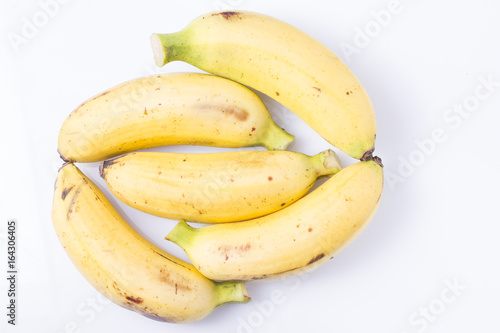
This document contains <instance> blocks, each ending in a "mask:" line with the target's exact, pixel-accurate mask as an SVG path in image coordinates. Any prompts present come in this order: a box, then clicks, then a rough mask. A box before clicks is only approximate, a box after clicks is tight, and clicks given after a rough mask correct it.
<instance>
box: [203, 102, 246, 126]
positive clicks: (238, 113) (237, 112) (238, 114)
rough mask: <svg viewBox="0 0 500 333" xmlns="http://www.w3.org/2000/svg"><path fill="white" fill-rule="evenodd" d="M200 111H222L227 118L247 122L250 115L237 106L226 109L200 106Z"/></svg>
mask: <svg viewBox="0 0 500 333" xmlns="http://www.w3.org/2000/svg"><path fill="white" fill-rule="evenodd" d="M199 108H200V109H202V110H220V111H221V112H222V113H224V114H225V115H226V116H234V117H235V118H236V119H237V120H239V121H242V122H243V121H246V120H247V119H248V116H249V113H248V111H247V110H245V109H242V108H239V107H237V106H234V107H224V106H218V105H200V106H199Z"/></svg>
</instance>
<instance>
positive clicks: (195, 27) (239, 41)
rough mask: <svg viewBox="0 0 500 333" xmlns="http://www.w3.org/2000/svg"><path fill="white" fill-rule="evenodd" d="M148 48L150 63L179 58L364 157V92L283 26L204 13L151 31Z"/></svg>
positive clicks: (368, 125) (368, 131)
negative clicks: (179, 26)
mask: <svg viewBox="0 0 500 333" xmlns="http://www.w3.org/2000/svg"><path fill="white" fill-rule="evenodd" d="M151 45H152V49H153V53H154V58H155V62H156V64H157V65H158V66H163V65H165V64H166V63H168V62H171V61H175V60H180V61H184V62H187V63H189V64H191V65H194V66H196V67H198V68H200V69H202V70H204V71H207V72H209V73H213V74H216V75H219V76H222V77H226V78H229V79H232V80H234V81H236V82H240V83H242V84H244V85H247V86H249V87H252V88H254V89H257V90H259V91H261V92H263V93H264V94H266V95H268V96H269V97H272V98H274V99H276V100H277V101H278V102H280V103H281V104H283V105H284V106H285V107H287V108H288V109H290V110H291V111H292V112H295V113H296V114H297V115H298V116H299V117H300V118H301V119H302V120H303V121H305V122H306V123H307V124H308V125H309V126H311V128H312V129H314V130H315V131H316V132H317V133H319V134H320V135H321V136H322V137H323V138H324V139H325V140H327V141H328V142H330V143H331V144H332V145H334V146H336V147H337V148H339V149H340V150H342V151H344V152H345V153H347V154H349V155H350V156H352V157H354V158H357V159H361V160H369V159H370V158H371V157H372V153H373V149H374V145H375V134H376V122H375V115H374V111H373V107H372V104H371V102H370V99H369V97H368V95H367V93H366V91H365V89H364V88H363V86H362V85H361V83H360V82H359V81H358V79H357V78H356V77H355V75H354V74H353V73H352V72H351V71H350V70H349V68H348V67H347V66H346V65H345V64H344V63H343V62H342V61H341V60H340V59H339V58H338V57H337V56H336V55H335V54H334V53H333V52H332V51H330V50H329V49H328V48H327V47H326V46H324V45H323V44H321V43H320V42H318V41H317V40H315V39H313V38H312V37H311V36H309V35H307V34H305V33H304V32H302V31H300V30H298V29H296V28H294V27H292V26H290V25H288V24H287V23H284V22H282V21H279V20H277V19H275V18H272V17H269V16H266V15H262V14H258V13H252V12H247V11H219V12H212V13H208V14H205V15H203V16H200V17H198V18H197V19H195V20H194V21H192V22H191V23H190V24H189V25H187V26H186V27H185V28H184V29H183V30H181V31H179V32H175V33H169V34H152V35H151Z"/></svg>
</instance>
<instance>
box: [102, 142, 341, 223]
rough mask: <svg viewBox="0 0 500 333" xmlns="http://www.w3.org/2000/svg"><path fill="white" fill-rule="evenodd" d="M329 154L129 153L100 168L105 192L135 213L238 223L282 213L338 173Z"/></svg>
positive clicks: (254, 152) (248, 152)
mask: <svg viewBox="0 0 500 333" xmlns="http://www.w3.org/2000/svg"><path fill="white" fill-rule="evenodd" d="M340 168H341V166H340V162H339V160H338V157H337V155H336V154H335V153H334V152H333V151H332V150H327V151H324V152H322V153H319V154H317V155H315V156H307V155H304V154H301V153H296V152H291V151H233V152H224V153H208V154H180V153H165V152H160V153H154V152H137V153H130V154H127V155H124V156H121V157H118V158H115V159H112V160H108V161H104V162H103V163H101V166H100V175H101V177H102V178H103V179H104V180H105V181H106V183H107V185H108V187H109V189H110V190H111V192H112V193H113V194H114V195H115V196H116V197H118V198H119V199H120V200H121V201H123V202H124V203H126V204H127V205H130V206H132V207H134V208H136V209H139V210H141V211H144V212H146V213H150V214H153V215H157V216H161V217H165V218H169V219H175V220H179V219H186V220H188V221H193V222H205V223H220V222H234V221H243V220H247V219H251V218H256V217H260V216H263V215H266V214H269V213H272V212H274V211H277V210H279V209H281V208H284V207H286V206H288V205H290V204H291V203H293V202H295V201H296V200H298V199H299V198H301V197H302V196H304V195H305V194H306V193H307V192H308V191H309V190H310V189H311V187H312V186H313V185H314V183H315V181H316V179H317V178H319V177H326V176H329V175H332V174H335V173H337V172H338V171H339V170H340Z"/></svg>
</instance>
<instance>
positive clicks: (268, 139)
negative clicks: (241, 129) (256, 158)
mask: <svg viewBox="0 0 500 333" xmlns="http://www.w3.org/2000/svg"><path fill="white" fill-rule="evenodd" d="M263 134H264V135H265V136H263V137H261V141H262V142H260V144H261V145H262V146H263V147H265V148H266V149H267V150H285V149H286V148H287V147H288V145H290V143H291V142H292V141H293V139H295V136H294V135H292V134H290V133H288V132H286V131H285V130H284V129H282V128H281V127H279V126H278V125H276V124H275V123H274V122H271V124H270V126H269V128H267V129H266V130H265V131H263Z"/></svg>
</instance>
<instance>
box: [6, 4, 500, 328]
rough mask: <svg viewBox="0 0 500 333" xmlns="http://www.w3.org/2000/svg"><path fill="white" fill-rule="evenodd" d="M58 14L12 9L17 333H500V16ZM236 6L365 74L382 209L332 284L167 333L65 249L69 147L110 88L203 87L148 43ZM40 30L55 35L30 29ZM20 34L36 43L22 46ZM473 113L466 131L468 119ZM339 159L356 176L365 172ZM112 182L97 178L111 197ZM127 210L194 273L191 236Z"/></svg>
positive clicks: (332, 268)
mask: <svg viewBox="0 0 500 333" xmlns="http://www.w3.org/2000/svg"><path fill="white" fill-rule="evenodd" d="M46 3H54V1H49V0H41V1H33V0H28V1H4V0H2V1H1V5H0V24H1V27H0V44H1V53H0V56H1V58H0V68H1V71H0V84H1V86H0V92H1V98H0V115H1V117H0V133H1V140H0V150H1V154H0V158H1V163H0V180H1V183H0V196H1V197H0V221H1V224H0V240H1V244H2V246H1V250H0V266H1V267H2V272H4V273H1V274H0V280H1V281H2V282H1V283H0V286H1V288H0V292H1V296H0V318H1V319H0V322H1V324H0V327H2V328H1V331H2V332H5V327H7V328H8V332H42V333H45V332H54V333H56V332H57V333H61V332H137V331H138V330H141V331H142V332H167V331H170V332H172V331H175V332H199V331H201V330H203V332H221V333H233V332H247V333H249V332H304V331H309V332H317V331H322V332H323V331H332V332H333V331H335V332H343V333H344V332H384V333H388V332H389V333H403V332H406V333H414V332H499V331H500V321H499V320H498V314H499V311H500V268H499V264H498V257H499V253H500V243H499V242H498V237H499V236H498V235H499V232H500V218H499V214H498V211H499V210H498V207H499V204H500V203H499V201H500V200H499V199H500V195H499V192H498V188H499V187H500V177H499V170H500V157H499V156H500V155H499V153H498V151H497V149H498V148H499V143H500V142H499V139H498V134H496V133H498V126H499V123H500V115H499V111H500V43H499V41H500V23H499V22H500V20H499V19H498V14H499V13H500V4H499V3H498V2H494V1H487V0H482V1H479V0H474V1H472V0H471V1H452V0H442V1H429V0H419V1H417V0H400V1H394V0H392V1H391V0H376V1H373V0H370V1H369V0H354V1H328V2H327V1H312V0H308V1H291V0H288V1H272V2H271V1H262V0H259V1H250V0H220V1H214V0H206V1H180V0H178V1H165V0H163V1H160V0H157V1H153V0H149V1H117V0H115V1H105V2H104V1H96V0H89V1H68V0H65V1H64V3H63V1H62V0H60V2H59V5H58V6H57V7H54V6H52V7H50V6H49V7H47V6H44V5H43V4H46ZM44 8H45V9H44ZM47 8H49V9H47ZM223 8H224V9H226V8H227V9H230V8H233V9H247V10H253V11H258V12H262V13H265V14H269V15H272V16H274V17H277V18H279V19H282V20H284V21H286V22H288V23H290V24H292V25H294V26H296V27H298V28H299V29H302V30H304V31H305V32H307V33H309V34H311V35H312V36H314V37H315V38H317V39H318V40H320V41H321V42H323V43H324V44H325V45H327V46H328V47H329V48H331V49H332V50H333V51H334V52H336V53H337V54H338V55H339V56H340V57H341V58H342V59H343V60H344V61H345V62H346V64H347V65H348V66H349V67H350V68H351V69H352V71H353V72H354V73H355V74H356V75H357V76H358V78H359V79H360V81H361V82H362V83H363V85H364V86H365V87H366V90H367V91H368V93H369V95H370V97H371V99H372V101H373V104H374V107H375V110H376V116H377V121H378V132H377V150H376V152H377V155H379V156H380V157H382V159H383V161H384V164H385V175H386V182H385V189H384V194H383V200H382V203H381V206H380V209H379V211H378V213H377V215H376V216H375V218H374V220H373V221H372V223H371V224H370V225H369V227H368V228H367V229H366V230H365V231H364V233H363V234H361V236H359V237H358V238H357V239H356V241H355V242H354V243H352V244H351V245H350V246H349V247H348V248H347V249H346V250H345V251H344V252H342V253H341V254H340V255H338V256H337V257H336V258H335V259H333V260H331V261H329V262H328V263H326V264H325V265H323V266H321V267H320V268H318V269H317V270H315V271H313V272H311V273H309V274H307V275H306V276H303V277H301V278H294V279H289V280H282V281H274V282H260V283H253V284H248V288H249V290H250V293H251V295H252V297H253V300H252V302H250V303H248V304H233V305H228V306H223V307H221V308H219V309H217V310H216V311H215V312H214V313H212V314H211V315H210V316H208V317H207V318H206V319H204V320H202V321H200V322H197V323H194V324H187V325H178V324H166V323H159V322H155V321H152V320H150V319H147V318H144V317H141V316H140V315H137V314H135V313H133V312H130V311H128V310H125V309H122V308H120V307H119V306H116V305H114V304H112V303H106V304H105V305H102V304H101V303H105V302H103V301H102V299H101V298H100V297H99V294H98V293H97V292H96V291H95V290H94V289H93V288H92V287H91V286H90V285H89V284H88V283H87V282H86V281H85V280H84V279H83V277H81V275H80V274H79V273H78V271H77V270H76V269H75V268H74V267H73V265H72V263H71V262H70V261H69V259H68V258H67V256H66V254H65V253H64V251H63V249H62V247H61V246H60V244H59V243H58V240H57V238H56V236H55V233H54V231H53V228H52V223H51V219H50V211H51V202H52V194H53V183H54V179H55V175H56V171H57V169H58V168H59V166H60V165H61V160H60V159H59V156H58V154H57V152H56V149H57V135H58V131H59V128H60V126H61V124H62V122H63V121H64V119H65V118H66V117H67V116H68V114H69V113H70V112H71V111H72V110H73V109H74V108H75V107H76V106H78V105H79V104H80V103H81V102H83V101H84V100H86V99H88V98H90V97H92V96H94V95H96V94H98V93H99V92H101V91H103V90H105V89H108V88H110V87H112V86H114V85H117V84H119V83H122V82H124V81H127V80H130V79H133V78H136V77H140V76H145V75H149V74H153V73H163V72H176V71H198V70H196V69H195V68H193V67H191V66H189V65H187V64H183V63H172V64H169V65H168V66H165V67H164V68H162V69H157V68H155V66H154V62H153V57H152V54H151V50H150V45H149V35H150V34H151V33H152V32H173V31H177V30H180V29H181V28H183V27H184V26H185V25H186V24H187V23H188V22H190V21H191V20H192V19H194V18H195V17H197V16H199V15H201V14H204V13H206V12H209V11H212V10H216V9H223ZM389 10H391V11H389ZM45 12H48V13H49V14H50V15H47V14H44V13H45ZM383 13H385V15H384V14H383ZM387 13H390V16H388V15H387ZM30 24H37V25H38V27H36V29H35V30H33V29H31V30H29V28H26V26H27V25H30ZM13 36H17V38H24V39H23V40H22V43H21V44H17V45H16V43H14V42H13V38H14V37H13ZM18 40H19V39H18ZM488 80H489V81H490V84H485V83H484V81H488ZM263 99H264V101H265V102H266V104H268V106H269V109H270V111H271V113H272V115H273V117H274V118H275V120H276V122H277V123H278V124H279V125H281V126H283V127H285V128H286V129H287V130H288V131H289V132H291V133H293V134H295V135H296V140H295V142H294V143H293V144H292V145H291V146H290V149H291V150H294V151H300V152H303V153H307V154H316V153H318V152H319V151H321V150H324V149H327V148H330V145H329V144H328V143H326V142H325V141H324V140H323V139H321V138H320V137H319V136H318V135H317V134H315V133H314V132H313V131H312V130H311V129H310V128H309V127H307V126H306V125H305V124H304V123H303V122H302V121H301V120H300V119H298V118H297V117H296V116H294V115H293V114H292V113H290V112H289V111H288V110H285V109H284V108H283V107H282V106H281V105H279V104H277V103H276V102H274V101H272V100H270V99H269V98H267V97H264V96H263ZM459 108H462V110H464V111H462V115H460V114H459V113H456V112H455V111H456V110H458V109H459ZM436 136H437V137H436ZM431 140H432V141H431ZM164 150H167V151H186V152H204V151H216V150H217V149H214V148H201V147H168V148H165V149H164ZM339 155H340V156H341V158H342V161H343V163H344V164H345V165H349V164H352V163H353V162H354V161H353V160H352V159H351V158H349V157H347V156H346V155H343V154H340V153H339ZM97 166H98V163H92V164H85V165H80V167H81V168H82V170H83V171H84V172H85V173H86V174H87V175H88V176H89V177H91V178H92V179H93V180H95V181H96V182H97V183H98V184H99V185H100V186H101V188H103V189H104V191H105V193H107V194H109V192H108V191H107V188H105V186H104V184H103V182H101V179H100V178H99V176H98V173H97ZM113 202H114V203H115V204H116V206H119V207H121V212H123V213H124V215H125V216H126V218H127V220H128V221H130V223H132V224H133V225H134V226H135V227H136V228H137V229H138V230H139V231H140V232H141V233H142V234H144V235H145V236H147V237H148V238H149V239H150V240H152V241H153V242H155V243H156V244H157V245H159V246H160V247H162V248H164V249H166V250H167V251H170V252H172V253H174V254H176V255H178V256H180V257H182V258H184V259H185V258H186V257H185V256H184V254H183V253H182V252H181V251H180V249H179V248H178V247H176V246H175V245H174V244H171V243H168V242H166V241H164V240H163V237H164V236H165V235H166V234H167V233H168V232H169V230H170V229H171V228H172V227H173V226H174V225H175V223H176V221H169V220H164V219H160V218H155V217H151V216H148V215H146V214H143V213H140V212H138V211H135V210H133V209H131V208H129V207H126V206H124V205H123V204H121V203H119V202H117V200H114V201H113ZM12 218H14V219H17V221H18V238H19V243H18V244H19V245H18V254H19V261H18V266H19V275H18V280H19V283H18V285H17V289H18V299H17V302H18V309H17V316H18V318H17V323H18V325H17V326H16V327H14V328H13V327H11V326H10V325H7V324H6V321H7V317H6V313H7V310H6V305H7V295H6V294H7V293H6V290H7V289H6V288H7V284H6V278H4V276H5V275H6V268H5V263H6V261H7V259H6V257H7V254H6V250H5V249H6V245H5V244H6V223H7V220H8V219H12ZM273 292H274V293H281V294H282V297H281V299H280V301H279V302H275V303H273V302H272V301H271V297H270V295H271V293H273Z"/></svg>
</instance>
